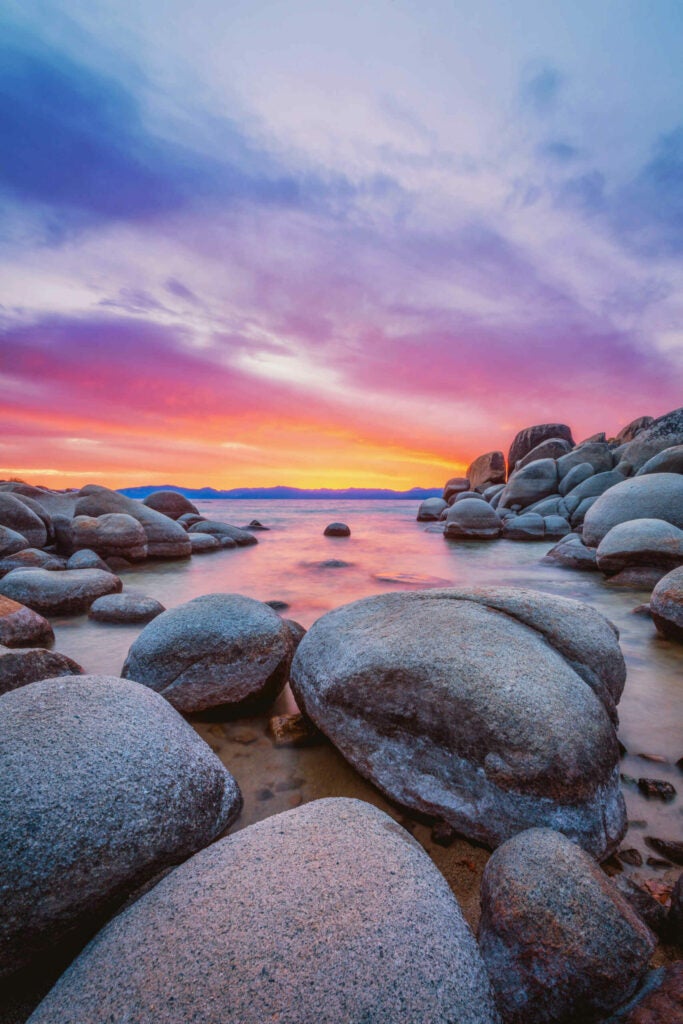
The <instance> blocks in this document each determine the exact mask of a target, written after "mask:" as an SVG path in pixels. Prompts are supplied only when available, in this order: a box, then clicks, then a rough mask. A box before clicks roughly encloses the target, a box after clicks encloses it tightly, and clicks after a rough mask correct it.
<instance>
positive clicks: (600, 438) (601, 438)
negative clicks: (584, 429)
mask: <svg viewBox="0 0 683 1024" xmlns="http://www.w3.org/2000/svg"><path fill="white" fill-rule="evenodd" d="M595 441H597V442H600V443H601V444H604V443H605V442H606V441H607V434H606V433H605V432H604V430H600V431H598V433H597V434H591V436H590V437H586V438H585V439H584V440H583V441H579V443H578V444H577V446H576V447H577V448H580V447H581V445H582V444H592V443H593V442H595Z"/></svg>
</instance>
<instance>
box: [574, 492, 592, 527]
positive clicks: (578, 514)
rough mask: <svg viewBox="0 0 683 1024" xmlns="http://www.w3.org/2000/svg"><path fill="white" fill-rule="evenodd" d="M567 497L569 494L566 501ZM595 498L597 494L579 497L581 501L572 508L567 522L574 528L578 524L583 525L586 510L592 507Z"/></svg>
mask: <svg viewBox="0 0 683 1024" xmlns="http://www.w3.org/2000/svg"><path fill="white" fill-rule="evenodd" d="M569 498H570V495H567V501H569ZM597 500H598V499H597V496H596V497H593V498H582V499H581V501H580V502H579V504H578V507H577V508H576V509H574V511H573V512H572V514H571V516H570V517H569V522H570V523H571V525H572V527H573V528H574V529H576V528H577V527H578V526H582V525H583V522H584V519H585V518H586V512H588V510H589V509H590V508H592V507H593V505H594V504H595V502H596V501H597Z"/></svg>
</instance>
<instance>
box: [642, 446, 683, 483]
mask: <svg viewBox="0 0 683 1024" xmlns="http://www.w3.org/2000/svg"><path fill="white" fill-rule="evenodd" d="M648 473H683V444H676V445H674V446H673V447H672V448H665V449H664V451H663V452H659V454H657V455H653V456H652V458H651V459H648V460H647V462H646V463H645V465H644V466H641V467H640V469H639V470H638V472H637V473H636V476H647V475H648Z"/></svg>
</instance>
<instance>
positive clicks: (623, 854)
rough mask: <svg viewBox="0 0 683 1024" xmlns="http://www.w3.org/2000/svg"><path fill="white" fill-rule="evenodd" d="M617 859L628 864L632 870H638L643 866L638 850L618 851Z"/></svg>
mask: <svg viewBox="0 0 683 1024" xmlns="http://www.w3.org/2000/svg"><path fill="white" fill-rule="evenodd" d="M617 857H618V858H619V860H621V861H623V862H624V864H630V865H631V866H632V867H634V868H640V867H642V866H643V858H642V856H641V853H640V850H635V849H630V850H619V852H618V853H617Z"/></svg>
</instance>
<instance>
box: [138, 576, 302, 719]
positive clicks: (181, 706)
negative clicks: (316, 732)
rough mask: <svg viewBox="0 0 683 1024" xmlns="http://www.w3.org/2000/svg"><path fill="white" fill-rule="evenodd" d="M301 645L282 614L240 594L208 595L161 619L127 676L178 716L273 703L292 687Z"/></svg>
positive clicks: (148, 631)
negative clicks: (295, 647) (293, 668)
mask: <svg viewBox="0 0 683 1024" xmlns="http://www.w3.org/2000/svg"><path fill="white" fill-rule="evenodd" d="M292 654H293V644H292V638H291V634H290V631H289V629H288V628H287V625H286V623H284V622H283V621H282V619H281V618H280V616H279V615H278V614H277V613H276V612H274V611H273V609H272V608H269V607H268V605H266V604H262V603H261V602H260V601H253V600H252V599H251V598H250V597H242V596H241V595H239V594H206V595H204V596H203V597H196V598H195V599H194V600H193V601H188V603H187V604H183V605H180V606H179V607H178V608H171V609H170V610H169V611H166V612H164V613H163V615H159V616H158V617H157V618H156V619H154V620H153V622H150V623H149V625H147V626H145V628H144V629H143V631H142V632H141V633H140V635H139V636H138V638H137V640H135V642H134V643H133V645H132V647H131V648H130V650H129V651H128V656H127V658H126V661H125V664H124V666H123V670H122V673H121V674H122V675H123V676H124V678H127V679H135V680H136V681H137V682H139V683H144V685H145V686H149V687H151V689H153V690H156V691H157V692H158V693H161V694H162V695H163V696H164V697H166V699H167V700H168V701H170V703H171V704H172V705H173V706H174V707H175V708H177V709H178V711H185V712H189V711H203V710H205V709H206V708H212V707H218V706H226V707H227V706H230V707H232V708H233V709H234V710H236V711H241V710H244V709H246V708H250V707H260V706H262V705H266V704H268V703H272V702H273V700H275V698H276V697H277V695H278V693H279V692H280V690H281V689H282V687H283V686H284V685H285V683H286V682H287V675H288V672H289V665H290V662H291V660H292Z"/></svg>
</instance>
